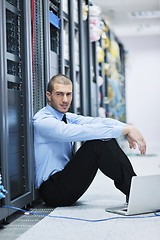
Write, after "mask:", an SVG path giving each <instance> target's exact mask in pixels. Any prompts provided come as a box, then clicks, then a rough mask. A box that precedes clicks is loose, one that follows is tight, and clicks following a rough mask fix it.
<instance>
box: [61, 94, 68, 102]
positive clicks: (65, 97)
mask: <svg viewBox="0 0 160 240" xmlns="http://www.w3.org/2000/svg"><path fill="white" fill-rule="evenodd" d="M62 101H63V102H67V101H68V99H67V95H66V94H64V95H63V99H62Z"/></svg>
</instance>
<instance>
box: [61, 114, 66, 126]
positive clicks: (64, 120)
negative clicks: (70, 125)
mask: <svg viewBox="0 0 160 240" xmlns="http://www.w3.org/2000/svg"><path fill="white" fill-rule="evenodd" d="M62 121H63V122H65V123H66V124H67V119H66V114H64V115H63V118H62Z"/></svg>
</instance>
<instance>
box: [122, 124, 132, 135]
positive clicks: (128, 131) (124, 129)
mask: <svg viewBox="0 0 160 240" xmlns="http://www.w3.org/2000/svg"><path fill="white" fill-rule="evenodd" d="M132 127H133V126H132V125H128V124H127V125H125V126H124V128H123V131H122V135H128V134H129V133H130V130H131V128H132Z"/></svg>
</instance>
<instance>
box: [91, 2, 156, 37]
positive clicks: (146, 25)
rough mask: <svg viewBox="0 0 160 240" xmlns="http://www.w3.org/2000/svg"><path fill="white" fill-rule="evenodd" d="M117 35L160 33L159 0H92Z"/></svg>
mask: <svg viewBox="0 0 160 240" xmlns="http://www.w3.org/2000/svg"><path fill="white" fill-rule="evenodd" d="M91 2H92V3H93V4H96V5H98V6H99V7H100V8H101V9H102V14H103V16H104V17H106V18H107V19H109V22H110V23H111V28H112V29H113V31H114V32H115V33H116V35H117V36H137V35H160V0H92V1H91Z"/></svg>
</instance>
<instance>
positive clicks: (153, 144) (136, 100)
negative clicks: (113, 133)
mask: <svg viewBox="0 0 160 240" xmlns="http://www.w3.org/2000/svg"><path fill="white" fill-rule="evenodd" d="M122 42H123V43H124V46H125V48H126V50H128V51H129V58H128V60H129V61H128V64H127V69H126V107H127V122H128V123H131V124H134V125H135V126H137V127H138V129H139V130H140V131H141V132H142V134H143V135H144V137H145V139H146V141H147V144H148V152H150V151H158V150H159V151H160V106H159V105H160V36H141V37H140V36H138V37H133V36H132V37H123V39H122ZM153 148H154V149H153Z"/></svg>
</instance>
